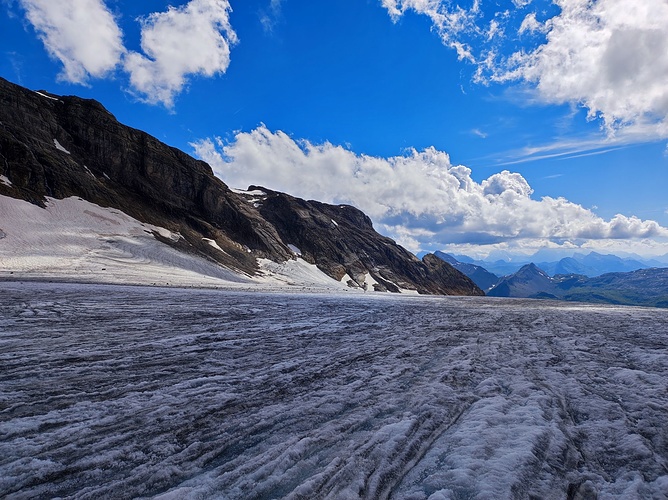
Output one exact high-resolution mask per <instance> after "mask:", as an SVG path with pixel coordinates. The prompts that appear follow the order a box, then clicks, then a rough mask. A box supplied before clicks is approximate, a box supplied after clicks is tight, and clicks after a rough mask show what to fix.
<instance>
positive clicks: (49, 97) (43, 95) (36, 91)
mask: <svg viewBox="0 0 668 500" xmlns="http://www.w3.org/2000/svg"><path fill="white" fill-rule="evenodd" d="M35 94H37V95H40V96H42V97H46V98H47V99H51V100H52V101H60V102H63V101H61V100H60V99H56V98H55V97H51V96H50V95H46V94H43V93H41V92H39V91H38V90H35Z"/></svg>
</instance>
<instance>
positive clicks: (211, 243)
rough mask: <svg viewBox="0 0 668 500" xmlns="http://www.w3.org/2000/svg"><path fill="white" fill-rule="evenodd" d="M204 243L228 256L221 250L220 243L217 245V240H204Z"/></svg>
mask: <svg viewBox="0 0 668 500" xmlns="http://www.w3.org/2000/svg"><path fill="white" fill-rule="evenodd" d="M202 241H204V242H206V243H208V244H209V245H210V246H212V247H213V248H215V249H216V250H218V251H219V252H223V253H224V254H226V255H227V252H226V251H225V250H223V249H222V248H220V246H219V245H218V243H216V240H212V239H210V238H202Z"/></svg>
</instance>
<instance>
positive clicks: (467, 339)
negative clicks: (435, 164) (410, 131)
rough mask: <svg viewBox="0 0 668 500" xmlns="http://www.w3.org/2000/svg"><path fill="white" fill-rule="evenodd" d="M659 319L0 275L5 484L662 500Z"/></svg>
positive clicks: (5, 494) (490, 302)
mask: <svg viewBox="0 0 668 500" xmlns="http://www.w3.org/2000/svg"><path fill="white" fill-rule="evenodd" d="M667 332H668V313H667V311H665V310H658V309H646V308H638V307H636V308H630V307H613V306H601V305H589V304H577V303H558V302H544V301H536V300H523V299H494V298H481V297H433V296H432V297H413V296H403V297H401V296H390V295H382V294H374V295H371V294H366V295H364V294H355V295H351V294H342V293H327V294H300V293H284V292H245V291H238V290H237V291H235V290H215V289H180V288H158V287H145V286H123V285H95V284H86V285H82V284H73V283H40V282H28V281H16V282H2V284H1V286H0V366H1V367H2V370H0V497H2V498H9V499H27V498H36V497H42V498H44V497H63V498H77V499H97V498H158V499H162V500H167V499H177V498H178V499H181V498H192V499H194V498H224V499H251V498H267V499H268V498H291V499H306V498H308V499H316V498H346V499H348V498H374V499H375V498H402V499H414V500H418V499H431V500H439V499H465V498H470V499H489V498H545V499H551V498H555V499H556V498H559V499H563V498H594V497H595V496H596V495H598V497H599V498H625V499H626V498H654V499H663V498H666V497H667V494H668V493H667V492H668V425H666V423H667V422H668V337H667Z"/></svg>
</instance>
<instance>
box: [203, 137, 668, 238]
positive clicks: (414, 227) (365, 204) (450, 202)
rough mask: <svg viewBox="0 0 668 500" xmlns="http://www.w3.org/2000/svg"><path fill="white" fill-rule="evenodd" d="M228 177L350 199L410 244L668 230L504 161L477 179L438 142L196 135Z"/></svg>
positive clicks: (238, 183) (644, 234) (238, 182)
mask: <svg viewBox="0 0 668 500" xmlns="http://www.w3.org/2000/svg"><path fill="white" fill-rule="evenodd" d="M192 146H193V148H194V149H195V153H196V154H197V155H198V156H199V157H200V158H202V159H203V160H205V161H207V162H208V163H209V164H210V165H211V166H212V168H213V169H214V171H215V172H216V174H217V175H218V176H219V177H220V178H222V179H223V180H224V181H225V182H226V183H228V184H230V185H232V186H234V187H241V188H246V187H248V186H249V185H252V184H255V185H262V186H264V187H267V188H270V189H276V190H279V191H284V192H287V193H290V194H293V195H295V196H299V197H302V198H307V199H316V200H320V201H324V202H328V203H337V204H338V203H349V204H351V205H354V206H356V207H358V208H360V209H361V210H363V211H364V212H366V213H367V214H368V215H369V216H370V217H371V218H372V219H373V220H374V222H375V223H376V224H377V226H378V228H379V229H380V230H381V232H384V233H386V234H389V235H390V236H393V237H394V238H395V239H397V241H399V242H400V243H402V244H405V245H406V246H408V247H409V248H410V249H411V250H418V249H420V248H438V247H439V246H443V245H445V244H448V243H462V244H464V243H478V244H480V243H485V244H494V243H499V242H504V241H509V240H521V239H524V240H542V241H559V242H561V243H562V244H563V242H565V241H570V240H572V241H575V240H591V239H594V240H604V239H624V238H652V237H665V236H668V230H667V229H665V228H663V227H662V226H660V225H659V224H658V223H657V222H654V221H651V220H640V219H638V218H636V217H633V216H631V217H628V216H624V215H617V216H615V217H613V218H612V219H611V220H605V219H603V218H601V217H599V216H598V215H596V214H595V213H594V212H592V211H591V210H588V209H586V208H584V207H582V206H581V205H578V204H576V203H573V202H570V201H568V200H566V199H565V198H561V197H560V198H551V197H543V198H541V199H534V198H532V194H533V189H532V188H531V186H530V185H529V183H528V182H527V181H526V179H524V177H522V176H521V175H520V174H518V173H513V172H509V171H506V170H504V171H502V172H499V173H496V174H494V175H491V176H490V177H489V178H487V179H485V180H483V181H482V182H476V181H475V180H474V179H473V178H472V177H471V170H470V169H469V168H467V167H465V166H462V165H453V164H452V163H451V162H450V157H449V156H448V155H447V154H446V153H444V152H442V151H438V150H436V149H435V148H427V149H425V150H423V151H417V150H414V149H412V150H410V151H408V152H407V153H406V154H405V155H402V156H394V157H390V158H380V157H375V156H368V155H358V154H356V153H354V152H352V151H350V150H348V149H345V148H343V147H341V146H337V145H333V144H330V143H324V144H313V143H311V142H309V141H305V140H301V141H297V140H294V139H292V138H291V137H290V136H288V135H287V134H285V133H283V132H280V131H278V132H272V131H270V130H269V129H267V127H265V126H264V125H263V126H260V127H258V128H256V129H255V130H253V131H251V132H240V133H238V134H237V135H236V136H235V138H234V140H233V141H232V142H229V143H225V142H223V141H222V140H220V139H215V140H211V139H204V140H201V141H198V142H196V143H193V144H192Z"/></svg>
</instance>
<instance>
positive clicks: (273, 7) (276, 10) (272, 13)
mask: <svg viewBox="0 0 668 500" xmlns="http://www.w3.org/2000/svg"><path fill="white" fill-rule="evenodd" d="M282 4H283V0H269V5H268V6H267V7H266V8H264V9H261V10H260V24H262V29H263V30H264V32H265V33H272V32H273V31H274V28H275V27H276V24H277V23H278V22H279V19H280V18H281V11H282Z"/></svg>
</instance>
